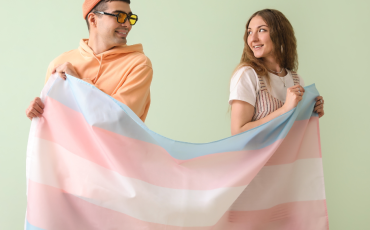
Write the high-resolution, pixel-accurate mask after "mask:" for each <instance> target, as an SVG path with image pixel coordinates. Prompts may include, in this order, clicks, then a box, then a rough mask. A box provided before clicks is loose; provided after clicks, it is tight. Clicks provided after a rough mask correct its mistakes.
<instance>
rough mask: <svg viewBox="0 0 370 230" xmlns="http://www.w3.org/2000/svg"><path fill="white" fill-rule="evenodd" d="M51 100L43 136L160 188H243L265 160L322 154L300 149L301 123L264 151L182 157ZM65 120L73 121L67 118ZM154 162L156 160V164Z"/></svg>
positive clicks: (272, 162)
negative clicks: (102, 125)
mask: <svg viewBox="0 0 370 230" xmlns="http://www.w3.org/2000/svg"><path fill="white" fill-rule="evenodd" d="M46 101H47V106H48V109H46V110H45V112H44V113H45V114H44V118H42V119H40V124H43V125H42V126H41V128H40V132H39V133H38V134H37V136H38V137H40V138H42V139H45V140H48V141H51V142H54V143H56V144H59V145H60V146H62V147H64V148H65V149H67V150H68V151H70V152H72V153H74V154H76V155H78V156H80V157H82V158H84V159H87V160H89V161H92V162H94V163H96V164H98V165H100V166H102V167H104V168H107V169H110V170H113V171H116V172H118V173H119V174H121V175H123V176H126V177H130V178H135V179H139V180H142V181H146V182H148V183H150V184H154V185H157V186H161V187H167V188H178V189H198V190H207V189H215V188H221V187H235V186H236V187H237V186H243V185H247V184H249V182H250V181H251V180H252V179H253V178H254V176H255V175H256V174H257V173H258V172H259V170H260V169H261V168H262V167H263V166H264V165H265V164H266V163H267V165H277V164H286V163H292V162H294V161H295V160H297V159H305V158H318V157H319V156H318V154H317V151H315V150H314V149H313V147H312V148H308V150H302V149H300V148H299V147H300V146H299V143H300V142H299V140H300V139H299V138H301V137H302V136H303V133H304V131H305V125H306V124H307V121H299V122H296V124H295V125H294V126H293V128H292V132H291V133H289V135H288V138H287V139H285V140H284V141H283V140H281V141H277V142H275V143H274V144H272V145H270V146H268V147H266V148H264V149H259V150H251V151H246V150H244V151H235V152H224V153H217V154H212V155H208V156H203V157H198V158H194V159H191V160H186V161H181V160H176V159H174V158H172V157H171V156H170V155H169V154H168V153H167V152H166V150H165V149H163V148H162V147H160V146H157V145H154V144H151V143H147V142H143V141H140V140H136V139H132V138H128V137H125V136H121V135H118V134H116V133H113V132H109V131H107V130H104V129H100V128H97V127H91V126H90V125H89V124H87V123H86V122H85V119H84V117H83V116H82V114H80V113H78V112H76V111H74V110H72V109H70V108H68V107H66V106H64V105H63V104H61V103H60V102H58V101H56V100H53V99H52V98H49V97H48V98H47V99H46ZM66 120H68V122H63V121H66ZM49 124H53V125H49ZM70 130H73V133H71V131H70ZM281 142H283V143H284V144H283V145H282V148H281V150H280V149H279V150H277V152H276V155H273V157H272V158H271V159H270V160H269V161H268V162H267V160H268V159H269V158H270V156H271V155H272V154H274V152H275V151H276V148H278V147H279V145H280V144H281ZM290 143H293V145H291V144H290ZM294 143H296V144H294ZM311 150H312V151H311ZM292 151H294V153H292ZM148 152H150V154H148ZM154 161H155V162H157V164H152V162H154ZM114 162H120V164H115V163H114ZM148 172H155V173H148ZM185 175H186V178H188V180H187V181H188V182H189V183H186V184H184V183H183V181H182V180H180V179H179V178H183V177H184V176H185ZM246 175H248V176H246Z"/></svg>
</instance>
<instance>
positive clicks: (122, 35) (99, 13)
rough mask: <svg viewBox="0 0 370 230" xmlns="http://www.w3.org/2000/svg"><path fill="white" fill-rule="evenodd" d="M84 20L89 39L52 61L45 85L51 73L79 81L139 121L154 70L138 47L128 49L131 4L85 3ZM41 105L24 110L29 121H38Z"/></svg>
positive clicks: (133, 18)
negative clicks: (110, 99) (123, 105)
mask: <svg viewBox="0 0 370 230" xmlns="http://www.w3.org/2000/svg"><path fill="white" fill-rule="evenodd" d="M83 17H84V19H85V20H86V22H87V26H88V29H89V39H82V40H81V41H80V47H79V48H78V49H75V50H71V51H68V52H66V53H63V54H62V55H60V56H59V57H57V58H56V59H55V60H53V61H52V62H51V63H50V65H49V68H48V70H47V74H46V81H47V80H48V79H49V77H50V75H51V74H53V73H58V74H59V76H60V77H62V78H64V79H65V78H66V74H69V75H71V76H74V77H77V78H80V79H82V80H84V81H86V82H88V83H90V84H92V85H94V86H96V87H97V88H99V89H100V90H102V91H103V92H104V93H106V94H108V95H111V96H112V97H113V98H115V99H117V100H118V101H120V102H122V103H124V104H126V105H127V106H128V107H130V108H131V109H132V110H133V111H134V112H135V113H136V115H137V116H138V117H140V119H141V120H142V121H145V118H146V116H147V114H148V110H149V106H150V89H149V87H150V84H151V81H152V76H153V69H152V64H151V62H150V60H149V59H148V58H147V57H146V56H145V55H144V53H143V47H142V45H141V44H137V45H131V46H127V45H126V43H127V40H126V38H127V36H128V33H129V32H130V31H131V28H132V26H133V25H135V23H136V22H137V20H138V17H137V15H134V14H132V12H131V9H130V0H85V2H84V3H83ZM43 110H44V104H43V103H42V101H41V99H40V98H38V97H37V98H35V99H34V100H33V101H32V102H31V104H30V106H29V107H28V108H27V110H26V115H27V117H28V118H30V119H32V118H34V117H41V116H42V114H43Z"/></svg>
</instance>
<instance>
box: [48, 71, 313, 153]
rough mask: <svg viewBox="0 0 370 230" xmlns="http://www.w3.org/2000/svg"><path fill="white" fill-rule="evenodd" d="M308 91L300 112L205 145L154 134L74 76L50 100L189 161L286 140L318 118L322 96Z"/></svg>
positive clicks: (94, 123) (101, 125) (57, 85)
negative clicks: (295, 126)
mask: <svg viewBox="0 0 370 230" xmlns="http://www.w3.org/2000/svg"><path fill="white" fill-rule="evenodd" d="M305 90H306V92H305V94H304V97H303V99H302V101H301V102H300V103H299V105H298V106H297V108H295V109H293V110H291V111H289V112H287V113H286V114H283V115H281V116H280V117H278V118H276V119H274V120H272V121H270V122H267V123H265V124H263V125H261V126H259V127H256V128H254V129H251V130H248V131H246V132H244V133H240V134H238V135H235V136H231V137H228V138H225V139H222V140H218V141H214V142H210V143H204V144H198V143H187V142H181V141H175V140H172V139H169V138H166V137H163V136H161V135H159V134H157V133H155V132H153V131H151V130H150V129H149V128H148V127H147V126H146V125H145V124H144V123H143V122H142V121H141V120H140V118H139V117H137V116H136V114H135V113H134V112H133V111H132V110H131V109H130V108H129V107H127V106H126V105H124V104H123V103H121V102H118V101H117V100H115V99H114V98H112V97H111V96H109V95H107V94H105V93H103V92H102V91H100V90H99V89H97V88H96V87H95V86H92V85H91V84H89V83H86V82H84V81H82V80H80V79H77V78H74V77H71V76H68V78H67V81H63V80H59V79H58V80H56V82H55V83H54V85H53V86H52V88H51V89H50V91H49V93H48V96H49V97H52V98H54V99H56V100H58V101H59V102H61V103H63V104H64V105H66V106H68V107H70V108H72V109H74V110H76V111H78V112H81V113H82V114H83V115H84V117H85V119H86V121H87V122H88V123H89V124H90V125H92V126H95V127H99V128H102V129H105V130H109V131H111V132H114V133H117V134H120V135H123V136H126V137H130V138H134V139H137V140H141V141H145V142H148V143H152V144H156V145H159V146H162V147H163V148H165V149H166V150H167V151H168V152H169V154H171V156H172V157H174V158H176V159H180V160H187V159H192V158H195V157H199V156H205V155H209V154H214V153H220V152H229V151H238V150H255V149H261V148H264V147H267V146H269V145H271V144H273V143H274V142H276V141H277V140H280V139H283V138H284V137H285V136H286V135H287V133H288V132H289V130H290V128H291V126H292V125H293V123H294V122H295V121H296V120H306V119H309V118H310V117H311V116H317V115H316V114H314V113H313V112H312V111H313V107H314V104H315V98H316V97H317V96H318V95H319V93H318V91H317V89H316V87H315V85H310V86H307V87H305Z"/></svg>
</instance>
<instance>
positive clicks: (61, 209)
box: [27, 181, 329, 230]
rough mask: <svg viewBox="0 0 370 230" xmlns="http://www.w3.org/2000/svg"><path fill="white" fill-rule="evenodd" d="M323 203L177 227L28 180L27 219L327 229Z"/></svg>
mask: <svg viewBox="0 0 370 230" xmlns="http://www.w3.org/2000/svg"><path fill="white" fill-rule="evenodd" d="M325 207H326V201H325V200H317V201H301V202H292V203H285V204H280V205H277V206H275V207H273V208H270V209H265V210H258V211H229V212H227V213H225V215H224V216H223V217H222V218H221V219H220V220H219V221H218V223H217V224H216V225H214V226H205V227H177V226H170V225H163V224H157V223H150V222H146V221H142V220H138V219H136V218H133V217H130V216H128V215H126V214H123V213H120V212H116V211H113V210H110V209H106V208H103V207H100V206H97V205H94V204H91V203H89V202H87V201H84V200H81V199H79V198H77V197H75V196H72V195H70V194H67V193H64V192H63V191H61V190H59V189H56V188H53V187H50V186H46V185H42V184H39V183H36V182H33V181H29V195H28V206H27V213H28V214H27V220H28V221H29V222H30V223H31V224H32V225H34V226H37V227H39V228H42V229H53V230H66V229H68V230H81V229H95V230H99V229H101V230H105V229H130V230H139V229H140V230H144V229H145V230H164V229H166V230H256V229H274V230H312V229H314V230H327V229H329V227H328V220H327V214H326V211H325V210H326V209H325ZM157 211H158V212H160V210H157ZM205 215H206V214H205Z"/></svg>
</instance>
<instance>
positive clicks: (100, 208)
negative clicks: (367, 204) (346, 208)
mask: <svg viewBox="0 0 370 230" xmlns="http://www.w3.org/2000/svg"><path fill="white" fill-rule="evenodd" d="M305 89H306V93H305V96H304V98H303V100H302V102H301V103H300V104H299V105H298V107H297V108H296V109H293V110H292V111H290V112H288V113H286V114H284V115H282V116H280V117H278V118H276V119H274V120H272V121H270V122H268V123H266V124H264V125H261V126H259V127H257V128H255V129H252V130H249V131H247V132H244V133H241V134H239V135H236V136H232V137H229V138H226V139H223V140H219V141H215V142H211V143H205V144H193V143H185V142H180V141H175V140H171V139H169V138H166V137H163V136H161V135H159V134H157V133H155V132H153V131H151V130H150V129H149V128H148V127H147V126H145V124H144V123H143V122H142V121H141V120H140V119H139V118H138V117H137V116H136V115H135V114H134V113H133V112H132V111H131V110H130V109H129V108H128V107H127V106H126V105H124V104H122V103H120V102H118V101H116V100H115V99H113V98H112V97H110V96H108V95H106V94H104V93H103V92H101V91H100V90H98V89H97V88H95V87H94V86H92V85H90V84H88V83H85V82H84V81H81V80H79V79H76V78H74V77H71V76H68V78H67V80H66V81H64V80H62V79H61V78H59V77H56V76H52V77H51V78H50V80H49V82H48V83H47V85H46V86H45V88H44V90H43V92H42V94H41V98H42V100H43V101H44V103H45V108H46V109H45V112H44V116H43V117H42V118H35V119H33V121H32V127H31V132H30V137H29V144H28V152H27V180H28V191H27V195H28V205H27V218H26V224H25V226H26V227H25V229H27V230H36V229H37V230H111V229H112V230H113V229H114V230H324V229H325V230H326V229H328V228H329V227H328V215H327V210H326V199H325V188H324V177H323V168H322V158H321V148H320V137H319V120H318V116H317V115H316V114H315V113H312V111H313V106H314V103H315V97H316V96H318V92H317V90H316V88H315V86H314V85H311V86H308V87H306V88H305Z"/></svg>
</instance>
